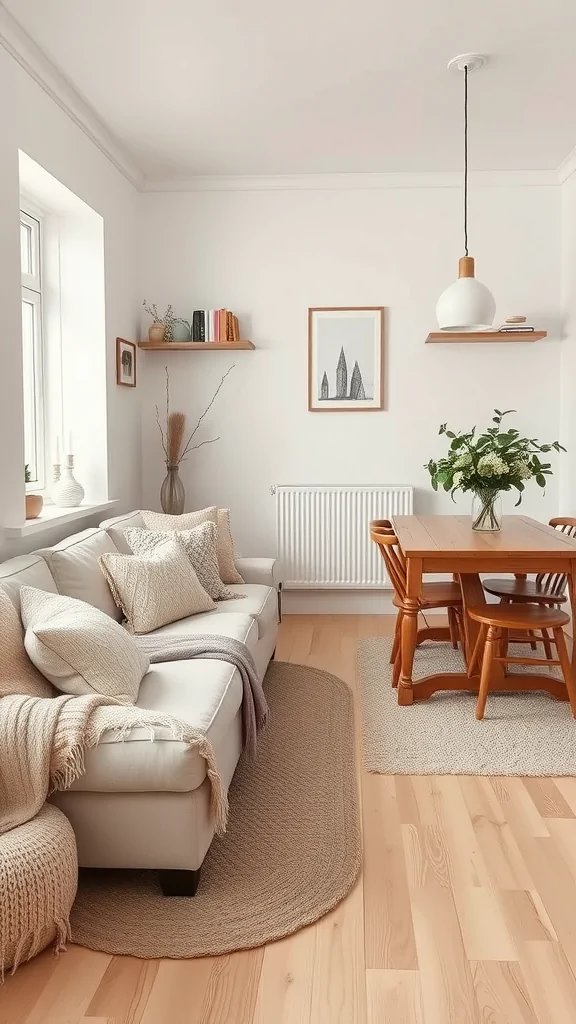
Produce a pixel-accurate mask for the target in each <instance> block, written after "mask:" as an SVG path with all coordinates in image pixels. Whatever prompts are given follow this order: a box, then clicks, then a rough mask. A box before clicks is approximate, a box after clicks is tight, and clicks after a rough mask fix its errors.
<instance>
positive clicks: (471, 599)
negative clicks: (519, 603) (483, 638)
mask: <svg viewBox="0 0 576 1024" xmlns="http://www.w3.org/2000/svg"><path fill="white" fill-rule="evenodd" d="M460 586H461V588H462V603H463V605H464V622H465V627H466V637H467V645H466V646H467V650H466V665H467V667H469V666H470V662H471V659H472V655H473V653H474V648H475V647H476V641H477V639H478V632H479V629H480V623H479V622H476V621H475V620H474V619H471V618H470V616H469V615H468V609H469V608H473V607H474V606H476V607H478V606H479V605H480V606H481V605H483V604H486V594H485V593H484V587H483V586H482V581H481V580H480V577H479V575H478V573H472V572H470V573H468V572H466V573H464V572H463V573H460ZM482 656H483V652H480V657H479V663H478V667H477V669H476V671H480V669H481V666H482ZM505 675H506V670H505V668H504V665H503V663H502V662H497V661H495V662H493V664H492V668H491V686H492V688H497V687H498V686H501V685H502V684H503V682H504V678H505Z"/></svg>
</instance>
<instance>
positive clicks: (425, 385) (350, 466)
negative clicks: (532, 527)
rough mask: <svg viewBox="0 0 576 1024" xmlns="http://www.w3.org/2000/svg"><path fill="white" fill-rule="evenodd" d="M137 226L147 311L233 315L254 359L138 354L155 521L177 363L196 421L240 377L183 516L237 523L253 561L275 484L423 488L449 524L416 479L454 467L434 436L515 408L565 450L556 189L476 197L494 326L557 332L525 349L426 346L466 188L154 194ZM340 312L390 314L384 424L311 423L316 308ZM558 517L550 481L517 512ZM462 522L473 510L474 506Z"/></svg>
mask: <svg viewBox="0 0 576 1024" xmlns="http://www.w3.org/2000/svg"><path fill="white" fill-rule="evenodd" d="M141 209H142V215H141V219H140V223H141V238H140V245H139V251H140V253H141V268H140V280H141V294H142V297H146V298H147V299H148V301H152V302H156V303H157V304H158V305H159V306H160V305H165V304H166V303H168V302H173V304H174V307H175V310H176V312H177V314H179V315H181V316H183V317H185V318H186V319H190V317H191V312H192V310H193V309H194V308H204V307H219V306H227V307H228V308H229V309H233V310H235V311H236V312H237V313H238V314H239V315H240V318H241V322H242V324H243V327H244V330H243V334H244V335H245V336H247V337H248V338H250V339H251V340H253V341H254V343H255V344H256V346H257V349H256V351H255V352H253V353H251V352H236V353H208V352H206V353H198V354H196V353H190V354H189V353H176V352H175V353H171V354H170V355H169V356H168V357H165V356H164V354H163V353H162V354H160V353H145V354H144V353H143V354H142V355H141V358H140V369H141V374H140V382H141V385H142V417H143V488H144V490H143V495H144V503H145V505H148V506H152V507H158V491H159V487H160V483H161V480H162V477H163V473H164V467H163V463H162V452H161V448H160V444H159V439H158V436H157V428H156V426H155V423H154V403H155V402H158V403H159V404H160V405H162V402H163V394H164V390H163V388H164V381H163V374H164V366H165V364H166V362H167V363H168V366H169V369H170V373H171V377H172V405H173V408H181V409H182V410H183V411H185V412H186V413H187V414H188V416H189V417H190V419H191V420H194V417H195V416H197V415H198V414H199V412H201V411H202V408H203V406H204V404H205V402H206V401H207V400H208V399H209V397H210V396H211V394H212V391H213V389H214V387H215V385H216V383H217V382H218V380H219V379H220V376H221V373H222V372H223V371H224V370H225V369H226V368H227V366H228V365H229V364H230V362H232V361H233V362H235V364H236V367H235V369H234V371H233V374H232V375H231V377H230V378H229V380H228V381H227V382H226V385H225V388H224V389H223V392H222V393H221V395H220V396H219V398H218V400H217V403H216V404H215V406H214V408H213V410H212V412H211V413H210V415H209V416H208V417H207V419H206V424H205V426H206V430H205V431H204V433H203V435H202V436H203V437H210V436H213V434H220V436H221V440H220V441H219V442H218V443H217V444H213V445H206V446H205V447H203V448H202V449H201V450H200V451H199V452H196V453H194V454H193V456H192V458H191V459H190V461H189V462H187V463H186V464H185V467H184V469H183V478H184V482H185V485H186V489H187V494H188V502H187V507H189V508H190V507H201V506H203V505H207V504H211V503H217V504H220V505H228V504H229V505H230V506H231V508H232V510H233V523H234V530H235V534H236V535H237V538H238V544H239V547H240V548H241V550H242V551H243V552H244V553H247V554H267V553H268V554H272V553H274V551H275V505H274V500H273V498H272V497H271V496H270V494H269V488H270V485H271V484H275V483H279V484H280V483H284V484H286V483H294V484H306V483H310V484H338V483H348V484H354V483H356V484H371V483H374V484H377V483H383V484H414V485H415V486H416V487H417V489H418V490H417V497H416V510H417V511H437V512H450V511H451V510H452V509H454V506H453V505H452V504H451V503H450V499H449V497H448V496H446V495H438V496H435V495H434V494H433V492H432V491H431V489H430V486H429V481H428V476H427V473H426V471H425V469H424V468H423V463H425V462H427V461H428V459H429V458H430V457H431V456H434V455H440V454H441V453H442V451H443V444H442V439H440V438H438V437H437V431H438V425H439V423H440V422H442V421H444V420H448V422H449V423H450V425H451V426H453V427H455V428H456V429H459V428H465V427H468V426H471V425H472V424H473V423H477V424H478V425H483V424H486V425H488V424H489V423H490V416H491V410H492V408H493V407H494V406H496V407H498V408H516V409H518V411H519V415H518V417H517V420H516V423H517V426H518V427H519V428H520V429H521V430H525V431H526V432H528V433H529V434H530V435H531V436H536V437H540V438H541V439H543V440H554V439H555V438H556V437H558V436H559V432H560V350H559V349H560V346H559V342H558V340H557V339H558V337H559V319H560V278H561V266H560V264H561V195H560V189H559V188H558V187H554V186H540V187H536V186H525V187H504V186H500V187H475V188H474V189H473V190H472V195H471V223H470V239H471V253H472V255H474V256H475V257H476V268H477V275H478V277H479V279H480V280H482V281H484V282H485V283H486V284H487V285H488V286H489V287H490V288H491V289H492V291H493V293H494V295H495V297H496V300H497V307H498V314H497V315H498V316H499V317H501V318H504V317H505V316H509V315H512V314H518V313H524V314H526V315H527V316H528V317H529V319H531V320H532V319H534V320H535V321H536V324H537V325H538V326H543V327H546V328H547V329H548V330H549V332H550V338H549V339H548V340H547V341H545V342H540V343H537V344H522V345H517V344H510V343H509V344H507V345H505V344H502V345H494V346H492V345H484V346H475V345H425V344H424V340H425V338H426V336H427V334H428V332H429V331H430V330H434V328H435V315H434V310H435V303H436V299H437V298H438V295H439V294H440V292H441V291H442V290H443V288H444V287H446V285H447V284H448V283H450V281H451V280H452V279H453V278H454V277H455V275H456V272H457V261H458V257H459V256H460V255H461V236H462V227H461V221H462V192H461V189H460V188H453V187H445V188H433V187H430V188H381V189H356V190H354V189H353V190H344V189H333V190H332V189H323V190H315V189H310V190H302V189H300V190H290V189H285V190H280V189H274V188H273V189H269V190H265V189H262V190H260V191H251V190H246V191H239V190H238V191H205V192H189V193H157V194H155V193H154V194H147V195H143V196H142V197H141ZM331 305H334V306H338V305H340V306H347V305H350V306H354V305H358V306H361V305H383V306H386V307H387V339H386V357H385V360H386V384H385V403H386V408H385V411H383V412H380V413H366V414H360V413H355V414H354V415H351V414H346V413H341V414H334V413H333V414H330V415H326V414H322V413H309V412H308V411H307V384H306V374H307V326H306V318H307V309H308V306H331ZM144 326H145V324H144V323H143V327H144ZM231 357H233V359H232V358H231ZM573 451H576V439H575V441H574V444H573ZM558 507H559V506H558V480H557V478H554V479H553V481H552V483H551V485H550V487H549V489H548V492H547V494H546V496H545V497H544V498H542V496H541V492H540V491H539V489H538V488H536V487H534V489H532V490H530V491H529V492H528V494H527V496H526V499H525V501H524V504H523V506H522V507H521V508H522V510H524V511H526V513H529V514H533V515H534V516H537V517H538V518H540V519H547V518H548V517H549V516H551V515H553V514H555V513H557V511H558ZM457 508H458V509H459V510H460V511H462V512H467V511H468V510H469V502H468V499H467V497H464V498H461V499H460V501H459V502H458V505H457ZM510 510H512V509H511V508H510Z"/></svg>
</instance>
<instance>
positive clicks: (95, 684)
mask: <svg viewBox="0 0 576 1024" xmlns="http://www.w3.org/2000/svg"><path fill="white" fill-rule="evenodd" d="M20 605H21V608H22V622H23V623H24V626H25V627H26V635H25V637H24V644H25V647H26V650H27V651H28V654H29V656H30V659H31V661H33V662H34V664H35V665H36V668H38V669H40V671H41V672H42V675H43V676H46V678H47V679H49V680H50V682H51V683H53V684H54V686H55V687H56V688H57V689H58V690H61V691H62V692H63V693H71V694H73V695H74V696H75V697H79V696H82V695H83V694H93V693H102V694H104V695H105V696H106V697H113V698H114V699H115V700H117V701H118V703H119V704H134V702H135V700H136V698H137V696H138V690H139V687H140V681H141V679H142V676H143V675H144V674H145V673H146V672H147V671H148V668H149V666H150V662H149V660H148V656H147V655H146V654H144V652H143V651H142V650H141V649H140V647H139V646H138V644H137V643H136V641H135V640H134V638H133V637H131V636H129V635H128V634H127V633H126V630H125V629H122V626H121V625H120V623H118V622H116V621H115V620H114V619H111V618H110V616H109V615H106V613H105V612H102V611H100V609H99V608H94V607H93V606H92V605H90V604H86V603H85V602H84V601H78V600H77V599H76V598H75V597H64V596H63V595H61V594H48V593H46V591H44V590H36V588H35V587H21V588H20Z"/></svg>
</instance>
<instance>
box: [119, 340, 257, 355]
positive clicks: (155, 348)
mask: <svg viewBox="0 0 576 1024" xmlns="http://www.w3.org/2000/svg"><path fill="white" fill-rule="evenodd" d="M255 347H256V346H255V345H254V343H253V342H251V341H139V342H138V348H143V349H144V350H145V351H146V352H170V351H171V352H216V351H220V350H222V351H224V352H230V350H231V349H253V348H255Z"/></svg>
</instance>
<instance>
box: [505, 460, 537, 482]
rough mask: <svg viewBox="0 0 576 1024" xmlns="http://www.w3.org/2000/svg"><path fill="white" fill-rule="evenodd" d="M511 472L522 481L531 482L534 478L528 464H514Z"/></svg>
mask: <svg viewBox="0 0 576 1024" xmlns="http://www.w3.org/2000/svg"><path fill="white" fill-rule="evenodd" d="M510 472H511V473H513V474H514V476H517V477H520V480H529V479H530V477H531V476H532V470H531V469H530V466H529V465H528V463H527V462H514V463H512V466H511V467H510Z"/></svg>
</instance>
